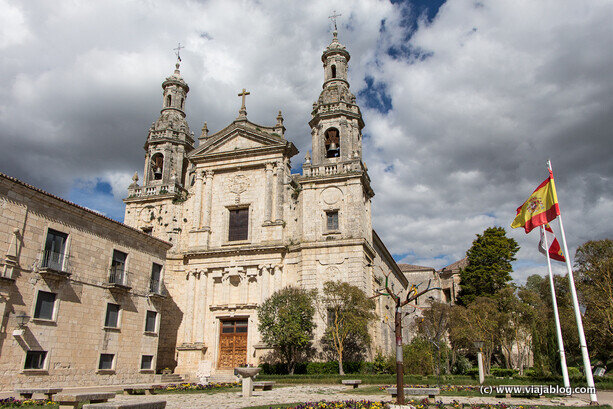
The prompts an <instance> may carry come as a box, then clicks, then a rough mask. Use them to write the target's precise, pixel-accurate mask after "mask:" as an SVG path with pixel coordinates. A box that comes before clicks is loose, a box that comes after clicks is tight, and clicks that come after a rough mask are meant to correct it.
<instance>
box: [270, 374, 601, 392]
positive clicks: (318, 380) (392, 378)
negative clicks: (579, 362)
mask: <svg viewBox="0 0 613 409" xmlns="http://www.w3.org/2000/svg"><path fill="white" fill-rule="evenodd" d="M343 379H360V380H361V381H362V384H363V385H369V384H370V385H391V384H395V383H396V375H394V374H380V375H374V374H348V375H345V376H341V375H336V374H313V375H258V380H260V381H276V382H277V383H279V384H329V385H330V384H340V383H341V381H342V380H343ZM404 383H405V384H409V385H427V386H436V385H437V384H438V378H437V377H436V376H432V375H431V376H419V375H405V376H404ZM440 383H441V384H442V385H479V381H478V380H477V379H475V378H473V377H471V376H468V375H442V376H441V378H440ZM485 384H486V385H557V384H561V382H558V381H555V380H548V381H545V380H539V379H532V378H525V377H522V378H517V377H513V378H495V377H491V376H488V377H486V378H485ZM571 384H572V386H584V385H585V381H581V380H580V379H576V380H574V379H573V380H571ZM596 389H597V390H613V377H607V378H605V379H601V380H598V381H597V382H596Z"/></svg>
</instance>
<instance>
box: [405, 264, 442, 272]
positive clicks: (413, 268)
mask: <svg viewBox="0 0 613 409" xmlns="http://www.w3.org/2000/svg"><path fill="white" fill-rule="evenodd" d="M398 267H400V271H402V272H403V273H406V272H411V271H425V270H435V268H434V267H426V266H418V265H415V264H398Z"/></svg>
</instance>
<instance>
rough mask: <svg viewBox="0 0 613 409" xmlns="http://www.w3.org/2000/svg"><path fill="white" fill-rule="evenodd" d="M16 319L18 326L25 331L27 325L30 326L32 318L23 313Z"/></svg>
mask: <svg viewBox="0 0 613 409" xmlns="http://www.w3.org/2000/svg"><path fill="white" fill-rule="evenodd" d="M15 319H16V320H17V326H19V328H20V329H23V328H24V327H25V326H26V325H28V322H29V321H30V316H29V315H27V314H26V313H25V312H24V311H21V312H19V314H17V315H16V316H15Z"/></svg>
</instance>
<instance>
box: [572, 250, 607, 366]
mask: <svg viewBox="0 0 613 409" xmlns="http://www.w3.org/2000/svg"><path fill="white" fill-rule="evenodd" d="M575 269H576V271H577V278H578V280H577V287H578V291H579V293H580V297H581V301H582V303H583V304H584V305H585V307H586V310H585V316H584V317H585V318H584V323H585V324H584V325H585V331H586V338H587V339H588V341H589V342H590V352H591V353H592V354H594V355H595V356H596V357H597V358H598V359H599V360H600V361H602V363H603V365H605V366H606V365H607V363H608V361H610V360H611V358H612V357H613V352H612V351H613V241H611V240H609V239H606V240H598V241H588V242H587V243H584V244H583V245H581V246H580V247H579V248H578V249H577V253H576V255H575Z"/></svg>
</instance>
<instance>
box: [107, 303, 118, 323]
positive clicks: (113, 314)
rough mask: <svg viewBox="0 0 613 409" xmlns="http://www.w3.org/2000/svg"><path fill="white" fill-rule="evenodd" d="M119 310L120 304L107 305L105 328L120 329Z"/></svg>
mask: <svg viewBox="0 0 613 409" xmlns="http://www.w3.org/2000/svg"><path fill="white" fill-rule="evenodd" d="M119 310H120V307H119V305H118V304H111V303H108V304H107V305H106V316H105V317H104V326H105V327H108V328H119Z"/></svg>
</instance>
